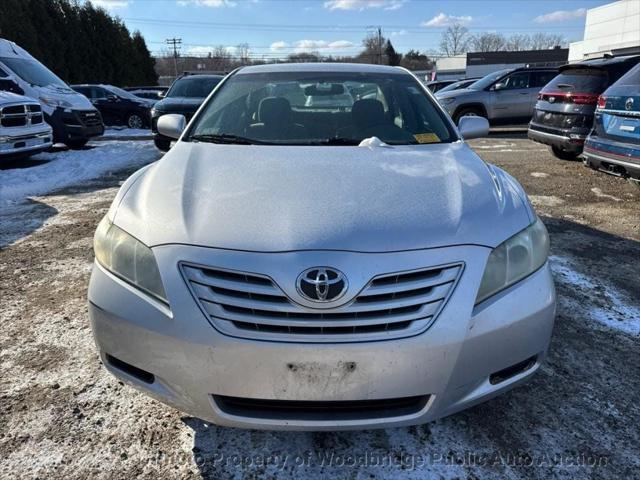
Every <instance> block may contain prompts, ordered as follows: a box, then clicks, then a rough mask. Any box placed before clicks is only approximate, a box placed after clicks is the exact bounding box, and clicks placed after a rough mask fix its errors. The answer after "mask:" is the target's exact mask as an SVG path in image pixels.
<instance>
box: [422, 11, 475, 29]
mask: <svg viewBox="0 0 640 480" xmlns="http://www.w3.org/2000/svg"><path fill="white" fill-rule="evenodd" d="M472 21H473V17H470V16H468V15H463V16H460V17H458V16H456V15H447V14H446V13H443V12H440V13H439V14H438V15H436V16H435V17H433V18H432V19H431V20H428V21H426V22H422V23H421V24H420V25H421V26H423V27H448V26H450V25H453V24H454V23H459V24H461V25H468V24H469V23H471V22H472Z"/></svg>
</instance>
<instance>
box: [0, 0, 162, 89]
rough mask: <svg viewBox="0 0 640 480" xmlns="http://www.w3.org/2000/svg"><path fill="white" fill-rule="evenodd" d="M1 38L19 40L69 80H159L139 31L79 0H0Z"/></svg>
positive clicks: (128, 82) (123, 82)
mask: <svg viewBox="0 0 640 480" xmlns="http://www.w3.org/2000/svg"><path fill="white" fill-rule="evenodd" d="M0 38H4V39H7V40H11V41H14V42H16V43H17V44H18V45H20V46H21V47H22V48H24V49H25V50H27V51H28V52H29V53H30V54H31V55H33V56H34V57H36V58H37V59H38V60H40V61H41V62H42V63H43V64H44V65H46V66H47V67H48V68H49V69H51V70H52V71H53V72H54V73H56V74H57V75H58V76H59V77H60V78H62V79H63V80H65V81H67V82H69V83H111V84H114V85H120V86H127V85H136V84H138V85H141V84H151V85H153V84H155V83H156V82H157V80H158V76H157V74H156V72H155V70H154V65H155V59H154V58H153V57H152V56H151V53H150V52H149V49H148V48H147V45H146V43H145V41H144V38H143V37H142V35H141V34H140V32H137V31H136V32H134V33H133V34H131V33H130V32H129V30H128V29H127V27H126V26H125V24H124V23H123V22H122V21H121V20H120V19H118V18H114V17H112V16H110V15H109V14H108V13H107V12H106V10H104V9H102V8H96V7H94V6H93V5H92V3H91V2H83V3H80V2H79V1H78V0H0Z"/></svg>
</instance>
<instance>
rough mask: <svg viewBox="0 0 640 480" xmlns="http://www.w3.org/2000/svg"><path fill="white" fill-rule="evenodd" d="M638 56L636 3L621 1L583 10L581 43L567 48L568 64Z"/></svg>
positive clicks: (639, 9)
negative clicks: (615, 56)
mask: <svg viewBox="0 0 640 480" xmlns="http://www.w3.org/2000/svg"><path fill="white" fill-rule="evenodd" d="M638 53H640V1H638V0H622V1H619V2H614V3H609V4H607V5H602V6H601V7H596V8H590V9H589V10H587V17H586V20H585V27H584V40H582V41H580V42H573V43H571V44H570V45H569V61H570V62H575V61H578V60H583V59H585V58H597V57H602V56H603V55H604V54H611V55H629V54H638Z"/></svg>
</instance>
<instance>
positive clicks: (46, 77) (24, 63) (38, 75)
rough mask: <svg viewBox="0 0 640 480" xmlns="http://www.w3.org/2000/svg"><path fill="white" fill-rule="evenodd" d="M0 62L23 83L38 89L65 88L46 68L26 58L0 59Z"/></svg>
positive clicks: (64, 84)
mask: <svg viewBox="0 0 640 480" xmlns="http://www.w3.org/2000/svg"><path fill="white" fill-rule="evenodd" d="M0 62H2V63H4V64H5V65H6V66H7V67H9V68H10V69H11V70H13V72H14V73H15V74H16V75H17V76H18V77H20V78H22V79H23V80H24V81H25V82H27V83H30V84H31V85H36V86H38V87H46V86H48V85H56V86H59V87H66V86H67V85H66V83H64V82H63V81H62V80H60V79H59V78H58V77H56V76H55V75H54V74H53V72H51V71H50V70H49V69H48V68H47V67H45V66H44V65H42V64H41V63H40V62H37V61H35V60H31V59H28V58H19V57H0Z"/></svg>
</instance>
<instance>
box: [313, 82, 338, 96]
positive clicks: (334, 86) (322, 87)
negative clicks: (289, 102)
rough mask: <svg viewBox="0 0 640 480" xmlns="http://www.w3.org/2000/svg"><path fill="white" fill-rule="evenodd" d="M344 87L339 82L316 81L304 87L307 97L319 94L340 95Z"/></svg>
mask: <svg viewBox="0 0 640 480" xmlns="http://www.w3.org/2000/svg"><path fill="white" fill-rule="evenodd" d="M343 93H344V87H343V86H342V84H340V83H316V84H315V85H309V86H308V87H306V88H305V89H304V94H305V95H306V96H307V97H316V96H321V95H342V94H343Z"/></svg>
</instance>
